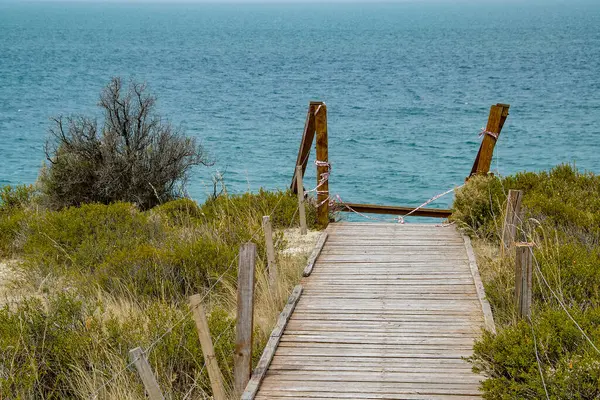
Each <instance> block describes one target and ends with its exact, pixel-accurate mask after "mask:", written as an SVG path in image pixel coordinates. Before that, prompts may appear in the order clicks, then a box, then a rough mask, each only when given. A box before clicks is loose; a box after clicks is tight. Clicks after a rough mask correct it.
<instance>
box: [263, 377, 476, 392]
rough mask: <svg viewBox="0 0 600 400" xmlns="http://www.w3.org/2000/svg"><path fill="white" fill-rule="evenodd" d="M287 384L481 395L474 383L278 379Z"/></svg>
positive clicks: (308, 387) (295, 388)
mask: <svg viewBox="0 0 600 400" xmlns="http://www.w3.org/2000/svg"><path fill="white" fill-rule="evenodd" d="M278 381H283V382H285V385H286V386H285V389H286V391H289V392H295V391H307V390H308V391H313V390H314V391H319V392H320V391H323V392H330V393H336V392H342V391H349V392H359V393H388V394H411V393H416V394H423V393H428V394H447V393H455V394H469V395H479V390H478V385H473V384H472V383H462V382H461V383H436V382H429V383H428V384H427V386H425V387H424V385H423V383H421V382H336V381H333V382H310V383H309V382H302V381H289V380H283V379H278ZM265 389H266V390H265V394H266V393H270V390H271V389H276V386H273V385H272V384H271V382H265Z"/></svg>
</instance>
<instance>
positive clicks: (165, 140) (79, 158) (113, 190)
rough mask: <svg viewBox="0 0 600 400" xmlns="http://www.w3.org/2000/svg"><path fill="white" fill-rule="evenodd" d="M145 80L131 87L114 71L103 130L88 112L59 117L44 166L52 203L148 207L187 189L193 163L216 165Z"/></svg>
mask: <svg viewBox="0 0 600 400" xmlns="http://www.w3.org/2000/svg"><path fill="white" fill-rule="evenodd" d="M155 104H156V98H155V97H153V96H151V95H148V94H147V93H146V85H145V84H138V83H131V84H130V85H129V86H128V87H127V89H126V90H124V88H123V84H122V82H121V79H120V78H113V79H112V81H111V82H110V83H109V84H108V85H107V86H106V88H105V89H104V90H103V91H102V94H101V96H100V102H99V106H100V107H101V108H102V109H103V111H104V124H103V125H102V128H101V131H99V129H98V124H97V121H96V120H94V119H91V118H88V117H83V116H79V117H68V118H64V117H62V116H59V117H56V118H53V119H52V121H53V122H54V127H53V128H51V129H50V140H49V141H48V142H47V143H46V158H47V159H48V161H49V165H48V166H46V167H45V168H44V169H43V170H42V173H41V174H40V182H41V184H42V191H43V192H44V193H45V194H46V197H47V198H48V200H49V203H50V205H51V206H54V207H55V208H61V207H65V206H71V205H79V204H81V203H89V202H99V203H105V204H108V203H111V202H114V201H129V202H135V203H137V204H138V205H139V206H140V207H141V208H143V209H148V208H151V207H153V206H155V205H157V204H159V203H160V202H164V201H168V200H171V199H174V198H177V197H180V196H181V195H182V192H181V189H178V188H180V186H178V183H182V182H184V181H185V179H186V177H187V174H188V173H189V171H190V169H191V167H193V166H195V165H211V162H210V161H209V159H208V156H207V154H206V153H205V151H204V149H203V147H202V146H200V145H198V144H197V143H196V141H195V139H194V138H189V137H185V136H184V135H183V133H182V132H181V131H180V130H178V129H176V128H174V127H173V126H172V125H171V124H170V123H169V122H166V121H164V120H162V119H161V118H160V117H159V116H158V115H157V114H156V111H155Z"/></svg>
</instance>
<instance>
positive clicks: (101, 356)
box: [0, 292, 235, 399]
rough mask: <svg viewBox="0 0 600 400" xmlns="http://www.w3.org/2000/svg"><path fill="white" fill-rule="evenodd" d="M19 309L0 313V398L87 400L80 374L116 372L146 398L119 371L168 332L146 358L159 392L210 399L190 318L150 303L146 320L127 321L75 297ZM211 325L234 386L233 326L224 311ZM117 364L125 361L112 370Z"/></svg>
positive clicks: (29, 303)
mask: <svg viewBox="0 0 600 400" xmlns="http://www.w3.org/2000/svg"><path fill="white" fill-rule="evenodd" d="M15 307H16V308H15V309H10V308H9V307H8V306H5V307H4V308H2V309H0V392H1V393H3V394H4V395H6V394H10V396H9V397H8V398H44V399H64V398H86V397H89V396H90V395H91V394H92V393H80V392H79V391H78V389H77V385H76V384H75V383H76V381H77V379H80V376H79V373H80V370H81V369H84V370H88V369H90V370H93V371H94V373H95V374H96V375H97V376H99V377H102V379H103V380H108V379H109V378H110V377H112V376H113V375H114V374H116V373H117V372H121V373H122V374H126V375H127V380H128V382H131V387H130V389H131V390H132V391H134V392H136V393H137V394H138V396H140V397H143V393H144V389H143V387H142V386H141V384H140V383H139V377H137V376H136V375H135V373H134V372H132V371H131V370H122V368H123V367H124V366H125V364H126V363H127V362H128V361H127V360H128V353H129V350H130V349H132V348H134V347H138V346H141V347H142V348H144V349H146V350H148V349H149V347H148V346H149V345H151V344H152V343H153V342H154V340H155V339H156V338H157V337H159V335H161V334H163V333H164V332H166V330H167V328H169V327H173V330H172V332H171V333H170V334H169V335H165V336H164V337H163V338H162V339H161V340H160V341H159V342H158V343H157V344H156V346H154V347H152V348H150V349H149V350H150V351H149V356H148V359H149V362H150V364H151V365H152V368H153V370H154V372H155V373H156V375H157V376H158V380H159V384H160V386H161V388H162V389H163V390H164V391H165V392H169V393H186V392H188V391H189V390H190V388H192V387H196V388H197V389H196V390H195V391H194V392H193V393H192V394H195V395H196V396H200V392H199V391H198V390H200V389H202V390H204V391H205V392H206V391H209V387H210V385H209V382H208V376H207V374H206V369H205V368H204V370H203V366H204V359H203V356H202V351H201V348H200V343H199V340H198V334H197V331H196V327H195V325H194V323H193V321H192V320H191V317H189V316H188V317H187V318H185V319H183V320H182V316H183V311H185V310H181V311H179V310H177V309H176V308H173V307H172V306H171V305H170V304H168V303H162V302H152V303H149V304H148V305H147V306H146V307H144V308H143V310H142V311H143V314H134V315H127V316H125V317H123V316H118V315H114V314H113V313H112V312H110V311H107V310H106V304H104V303H103V302H102V301H101V300H85V299H84V298H82V297H80V296H78V295H76V294H74V293H71V292H65V293H61V294H57V295H55V296H52V297H51V298H50V299H49V301H48V302H47V303H44V302H42V301H41V300H39V299H36V298H29V299H25V300H24V301H22V302H20V303H19V304H18V305H16V306H15ZM208 320H209V327H210V330H211V334H212V336H213V337H214V338H217V337H218V338H219V341H216V342H215V352H216V354H217V359H218V362H219V363H220V365H221V366H222V369H223V370H224V371H225V377H226V378H227V379H229V378H230V376H231V375H230V372H231V369H232V365H231V364H232V359H231V356H230V355H231V354H232V353H233V348H232V346H233V343H234V334H235V332H234V328H233V323H232V322H233V321H232V319H231V318H230V317H229V316H228V315H227V314H226V313H225V312H223V311H222V310H220V309H216V310H215V311H214V312H213V313H211V314H210V315H209V318H208ZM114 360H122V361H121V362H119V363H118V364H117V365H115V363H114ZM201 372H202V373H201ZM196 378H198V380H197V381H195V379H196ZM90 389H92V388H90ZM106 390H108V391H110V390H111V388H110V386H108V387H107V389H106ZM101 393H103V392H101ZM3 397H4V396H3ZM101 397H102V396H101ZM113 397H114V396H113ZM176 398H179V396H176Z"/></svg>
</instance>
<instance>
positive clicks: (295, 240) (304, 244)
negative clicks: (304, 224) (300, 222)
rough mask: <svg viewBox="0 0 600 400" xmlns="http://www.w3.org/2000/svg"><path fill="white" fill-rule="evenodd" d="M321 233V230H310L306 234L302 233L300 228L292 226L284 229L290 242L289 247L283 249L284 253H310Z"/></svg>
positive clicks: (285, 235) (285, 236)
mask: <svg viewBox="0 0 600 400" xmlns="http://www.w3.org/2000/svg"><path fill="white" fill-rule="evenodd" d="M320 235H321V232H320V231H308V233H307V234H306V235H301V234H300V229H298V228H292V229H285V230H284V231H283V237H284V238H285V240H286V241H287V243H288V246H289V247H288V248H287V249H285V250H283V251H282V253H283V254H298V253H306V254H310V253H311V252H312V250H313V248H314V247H315V243H316V242H317V239H318V238H319V236H320Z"/></svg>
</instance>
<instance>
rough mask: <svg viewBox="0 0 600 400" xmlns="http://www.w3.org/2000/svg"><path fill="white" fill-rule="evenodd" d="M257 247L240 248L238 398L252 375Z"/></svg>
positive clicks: (236, 342)
mask: <svg viewBox="0 0 600 400" xmlns="http://www.w3.org/2000/svg"><path fill="white" fill-rule="evenodd" d="M255 264H256V245H255V244H254V243H252V242H248V243H246V244H243V245H242V246H241V247H240V254H239V263H238V287H237V321H236V326H235V332H236V339H235V354H234V357H233V361H234V366H233V375H234V386H235V392H236V397H239V396H241V394H242V393H243V392H244V389H245V388H246V385H247V384H248V381H249V380H250V374H251V373H252V326H253V319H254V267H255Z"/></svg>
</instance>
